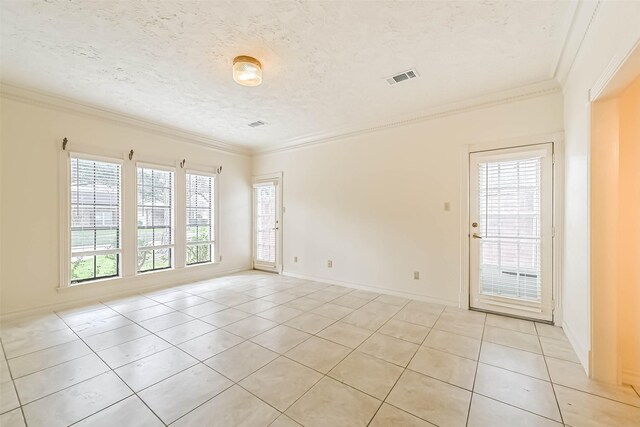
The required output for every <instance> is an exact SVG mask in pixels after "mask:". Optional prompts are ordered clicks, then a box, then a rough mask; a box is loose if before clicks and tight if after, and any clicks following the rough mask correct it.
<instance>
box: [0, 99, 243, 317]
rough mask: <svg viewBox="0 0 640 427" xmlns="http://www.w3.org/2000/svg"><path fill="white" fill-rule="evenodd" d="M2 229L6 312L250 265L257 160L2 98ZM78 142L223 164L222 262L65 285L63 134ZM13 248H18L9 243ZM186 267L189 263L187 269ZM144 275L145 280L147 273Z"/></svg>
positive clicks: (141, 154) (141, 157)
mask: <svg viewBox="0 0 640 427" xmlns="http://www.w3.org/2000/svg"><path fill="white" fill-rule="evenodd" d="M1 108H2V123H1V126H2V134H1V141H2V156H1V159H2V163H1V183H2V187H1V192H2V193H1V194H2V210H1V227H2V228H1V230H2V239H1V243H2V266H1V272H2V276H1V279H2V289H1V311H2V313H3V314H7V313H12V312H18V311H22V310H29V309H34V308H39V307H40V308H43V307H48V306H51V305H59V304H66V303H72V302H74V301H80V300H83V301H86V300H91V299H96V298H99V297H101V296H104V295H107V294H113V293H123V292H125V293H126V292H128V293H131V292H134V291H135V290H136V289H139V288H140V287H142V286H150V285H155V286H160V285H169V284H176V283H180V282H184V281H185V280H187V279H186V278H187V276H188V277H190V278H196V277H200V278H205V277H210V276H212V275H215V274H217V273H220V272H222V271H230V270H234V269H243V268H247V267H248V266H249V263H250V258H251V256H250V252H251V240H250V229H251V225H250V224H251V192H250V180H251V170H250V168H251V159H250V158H249V157H246V156H241V155H235V154H228V153H223V152H220V151H214V150H211V149H207V148H203V147H201V146H198V145H195V144H190V143H186V142H184V141H183V140H180V139H178V138H175V137H169V136H167V135H163V134H160V133H158V132H152V131H150V130H146V129H143V128H141V127H134V126H131V125H127V124H123V123H120V122H116V121H112V120H107V119H102V118H98V117H96V116H91V115H87V114H80V113H73V112H69V111H65V110H62V109H58V108H51V107H46V106H43V105H38V104H36V103H27V102H22V101H18V100H14V99H10V98H8V97H3V98H2V99H1ZM65 136H66V137H67V138H69V140H70V141H71V144H73V143H74V142H76V143H81V144H82V145H85V146H94V147H103V148H104V147H108V148H109V149H111V150H118V151H120V150H121V152H123V153H124V152H128V151H129V150H130V149H133V150H134V151H135V152H136V158H137V159H139V160H144V155H145V154H147V155H152V156H153V157H154V158H157V157H162V158H168V159H175V160H178V159H183V158H184V159H187V162H190V161H191V162H194V163H199V164H202V163H208V164H214V165H215V164H222V165H223V166H224V169H223V173H222V175H221V176H220V189H219V195H220V200H221V201H220V254H221V255H222V256H223V262H222V263H220V264H218V265H211V266H205V267H203V268H198V269H194V268H192V267H190V270H189V273H188V275H186V274H185V272H184V271H179V270H174V271H167V272H162V273H152V274H155V276H147V277H146V278H144V277H143V276H145V275H141V276H138V278H136V279H134V280H133V281H130V282H128V283H126V284H122V285H113V284H92V285H85V286H76V287H73V288H71V289H69V290H67V291H65V292H58V291H57V290H56V288H57V287H58V285H59V284H58V277H59V274H58V268H59V262H60V257H59V239H58V234H59V228H60V218H59V209H58V199H59V196H58V156H59V150H60V142H61V141H62V138H63V137H65ZM7 248H10V250H7ZM185 270H186V269H185ZM140 278H142V279H144V280H142V279H140Z"/></svg>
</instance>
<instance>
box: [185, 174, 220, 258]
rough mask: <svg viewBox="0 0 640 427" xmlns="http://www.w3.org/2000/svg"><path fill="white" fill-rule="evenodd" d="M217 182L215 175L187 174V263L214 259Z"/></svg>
mask: <svg viewBox="0 0 640 427" xmlns="http://www.w3.org/2000/svg"><path fill="white" fill-rule="evenodd" d="M215 182H216V181H215V178H214V177H213V176H209V175H199V174H196V173H187V174H186V185H187V191H186V198H187V200H186V206H187V265H193V264H201V263H205V262H211V260H212V259H214V258H213V256H214V255H215V254H213V248H214V247H215V244H214V243H215V228H214V215H215V212H214V206H215V204H214V195H215Z"/></svg>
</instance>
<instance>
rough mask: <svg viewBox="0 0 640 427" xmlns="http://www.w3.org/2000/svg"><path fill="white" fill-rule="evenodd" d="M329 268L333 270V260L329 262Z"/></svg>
mask: <svg viewBox="0 0 640 427" xmlns="http://www.w3.org/2000/svg"><path fill="white" fill-rule="evenodd" d="M327 267H329V268H333V261H332V260H329V261H327Z"/></svg>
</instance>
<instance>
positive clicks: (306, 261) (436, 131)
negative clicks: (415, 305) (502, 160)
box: [253, 93, 562, 304]
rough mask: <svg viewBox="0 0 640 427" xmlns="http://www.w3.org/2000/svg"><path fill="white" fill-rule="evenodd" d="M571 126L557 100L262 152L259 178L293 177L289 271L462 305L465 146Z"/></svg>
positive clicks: (287, 183) (287, 191)
mask: <svg viewBox="0 0 640 427" xmlns="http://www.w3.org/2000/svg"><path fill="white" fill-rule="evenodd" d="M561 129H562V96H561V94H559V93H556V94H550V95H546V96H540V97H536V98H532V99H527V100H522V101H519V102H512V103H507V104H502V105H498V106H492V107H488V108H482V109H478V110H475V111H470V112H466V113H462V114H457V115H453V116H449V117H444V118H439V119H435V120H430V121H424V122H421V123H417V124H413V125H409V126H403V127H397V128H392V129H388V130H384V131H379V132H374V133H368V134H364V135H360V136H354V137H350V138H343V139H339V140H336V141H335V142H331V143H326V144H321V145H316V146H313V147H310V148H303V149H298V150H290V151H285V152H280V153H275V154H267V155H261V156H258V157H255V158H254V166H253V172H254V174H256V175H257V174H263V173H270V172H276V171H283V172H284V178H283V191H284V195H283V200H284V206H285V209H286V212H285V214H284V217H283V225H284V235H283V239H284V270H285V272H287V273H292V274H298V275H304V276H310V277H315V278H321V279H329V280H333V281H338V282H348V283H352V284H360V285H370V286H374V287H378V288H381V289H385V290H391V291H394V292H399V293H406V294H411V295H418V296H421V297H425V298H428V299H431V300H434V301H440V302H445V303H450V304H457V303H458V300H459V291H460V250H461V248H460V237H461V236H460V197H461V185H462V183H461V167H462V165H461V163H462V161H461V157H462V155H461V154H462V146H463V145H466V144H474V143H478V142H484V141H496V140H502V139H509V138H514V137H519V136H530V135H537V134H543V133H551V132H556V131H559V130H561ZM445 202H449V203H450V206H451V210H450V211H445V210H444V203H445ZM294 256H297V257H298V262H297V263H294V262H293V258H294ZM329 259H331V260H332V261H333V268H331V269H329V268H327V260H329ZM414 271H419V272H420V280H414V279H413V272H414Z"/></svg>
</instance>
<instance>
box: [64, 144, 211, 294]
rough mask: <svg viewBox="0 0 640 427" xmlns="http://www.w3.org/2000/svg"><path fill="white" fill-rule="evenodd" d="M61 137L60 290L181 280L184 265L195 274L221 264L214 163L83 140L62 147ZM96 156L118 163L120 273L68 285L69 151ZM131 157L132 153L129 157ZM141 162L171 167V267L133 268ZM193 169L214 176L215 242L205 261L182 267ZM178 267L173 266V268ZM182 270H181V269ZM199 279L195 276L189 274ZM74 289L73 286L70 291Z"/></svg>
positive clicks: (72, 153) (69, 242) (194, 171)
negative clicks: (188, 184)
mask: <svg viewBox="0 0 640 427" xmlns="http://www.w3.org/2000/svg"><path fill="white" fill-rule="evenodd" d="M58 144H59V141H56V148H57V149H58V150H59V156H58V187H59V193H58V194H59V197H58V212H59V215H60V225H59V247H60V250H59V263H60V266H59V279H58V280H59V282H58V285H57V287H56V289H57V291H58V292H70V291H72V289H79V288H84V287H85V286H86V285H88V286H98V287H102V286H109V287H110V286H126V285H129V284H137V285H142V286H153V285H157V280H158V279H157V276H156V275H162V277H165V276H166V277H167V279H162V280H169V281H171V280H175V281H176V282H178V281H180V280H184V277H185V276H184V275H183V276H176V274H180V273H178V271H180V270H183V269H185V267H188V270H189V271H190V272H193V274H202V273H197V272H198V270H200V269H202V270H204V271H207V270H208V269H214V268H215V269H218V268H219V264H222V255H221V253H220V242H221V237H222V236H221V234H222V233H221V230H220V218H221V212H220V196H219V194H220V183H221V181H220V177H221V174H220V170H221V168H220V167H219V166H218V165H216V164H207V165H197V164H195V165H194V164H189V167H188V168H185V167H184V166H185V163H190V162H188V161H185V160H183V159H181V160H174V159H171V158H161V157H155V156H153V155H147V154H145V153H142V154H140V153H138V152H135V155H134V152H132V151H131V150H126V151H124V152H122V151H119V150H112V149H105V148H99V147H95V146H91V145H85V144H82V143H76V142H70V143H69V144H68V146H67V147H66V149H65V148H62V147H61V146H60V145H58ZM72 155H73V156H77V157H81V158H87V159H94V160H99V161H108V162H114V163H115V162H118V163H120V190H121V191H120V266H119V271H118V273H119V275H118V276H113V277H108V278H99V279H95V280H87V281H84V282H81V283H75V284H73V285H72V284H71V189H70V185H71V161H70V157H71V156H72ZM133 155H134V157H133V158H131V156H133ZM139 164H142V165H144V166H146V167H150V168H154V169H161V170H170V171H172V172H173V173H174V181H173V201H174V206H173V233H174V234H173V250H172V256H173V260H172V267H171V268H166V269H162V270H155V271H147V272H143V273H138V272H137V257H138V255H137V254H138V226H137V211H138V200H137V198H138V182H137V167H138V165H139ZM187 170H188V171H190V172H193V173H196V174H203V175H207V174H209V175H212V176H214V177H215V180H216V183H215V185H214V191H215V193H214V199H215V200H214V206H213V209H214V223H213V224H212V225H213V227H214V233H215V235H214V236H215V238H214V244H213V245H212V246H213V254H212V261H211V262H208V263H200V264H192V265H189V266H186V265H185V264H186V172H187ZM176 270H177V271H176ZM183 274H184V273H183ZM193 277H194V278H197V277H199V276H193ZM73 292H75V291H73Z"/></svg>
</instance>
